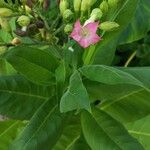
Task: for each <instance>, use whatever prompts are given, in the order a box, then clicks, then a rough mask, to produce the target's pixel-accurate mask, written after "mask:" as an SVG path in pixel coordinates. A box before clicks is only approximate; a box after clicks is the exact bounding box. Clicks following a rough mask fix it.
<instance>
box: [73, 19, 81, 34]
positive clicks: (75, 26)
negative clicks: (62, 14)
mask: <svg viewBox="0 0 150 150" xmlns="http://www.w3.org/2000/svg"><path fill="white" fill-rule="evenodd" d="M81 28H82V26H81V24H80V20H79V19H78V20H77V21H76V22H75V24H74V29H75V30H76V31H79V30H81Z"/></svg>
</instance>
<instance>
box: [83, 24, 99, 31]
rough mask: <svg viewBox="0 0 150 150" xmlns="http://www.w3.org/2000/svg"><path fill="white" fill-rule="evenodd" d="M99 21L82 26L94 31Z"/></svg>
mask: <svg viewBox="0 0 150 150" xmlns="http://www.w3.org/2000/svg"><path fill="white" fill-rule="evenodd" d="M98 25H99V22H90V23H88V24H87V25H85V26H84V28H86V29H88V30H89V31H90V32H91V33H96V31H97V28H98Z"/></svg>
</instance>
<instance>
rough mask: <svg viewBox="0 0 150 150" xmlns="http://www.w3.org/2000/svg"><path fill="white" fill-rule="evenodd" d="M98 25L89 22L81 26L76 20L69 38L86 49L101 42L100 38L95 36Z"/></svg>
mask: <svg viewBox="0 0 150 150" xmlns="http://www.w3.org/2000/svg"><path fill="white" fill-rule="evenodd" d="M98 25H99V23H98V22H90V23H88V24H86V25H84V26H81V24H80V21H79V20H77V21H76V23H75V25H74V29H73V31H72V33H71V34H70V37H72V38H73V39H74V40H75V41H77V42H78V43H79V44H80V45H81V46H82V47H83V48H87V47H88V46H90V45H92V44H96V43H97V42H99V41H100V40H101V37H99V36H98V35H97V34H96V31H97V28H98Z"/></svg>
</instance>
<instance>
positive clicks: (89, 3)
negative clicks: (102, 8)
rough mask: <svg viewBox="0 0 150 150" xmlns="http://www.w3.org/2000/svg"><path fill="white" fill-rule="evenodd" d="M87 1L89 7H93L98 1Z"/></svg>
mask: <svg viewBox="0 0 150 150" xmlns="http://www.w3.org/2000/svg"><path fill="white" fill-rule="evenodd" d="M87 1H88V6H89V7H91V6H92V5H93V4H94V3H95V2H96V0H87Z"/></svg>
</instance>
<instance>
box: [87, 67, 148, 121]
mask: <svg viewBox="0 0 150 150" xmlns="http://www.w3.org/2000/svg"><path fill="white" fill-rule="evenodd" d="M118 69H121V70H122V71H124V72H126V73H130V74H131V75H132V76H133V77H135V78H136V79H137V80H139V81H140V82H143V84H144V85H146V86H147V87H150V78H149V76H150V69H149V67H144V68H143V67H142V68H118ZM84 85H85V87H86V88H87V91H88V93H89V95H90V98H91V99H92V101H95V100H100V101H101V103H100V105H99V107H100V108H101V109H103V110H104V111H106V112H107V113H109V114H110V115H111V116H113V117H114V118H116V119H118V120H120V121H122V122H126V121H134V120H137V119H139V118H141V117H144V116H146V115H148V114H150V101H149V97H150V92H148V91H147V90H145V89H143V88H141V87H138V86H134V85H127V84H118V85H107V84H101V83H98V82H93V81H89V80H84Z"/></svg>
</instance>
